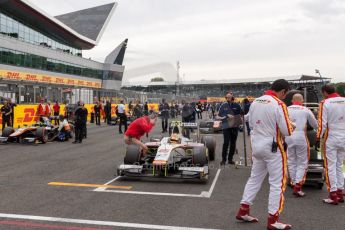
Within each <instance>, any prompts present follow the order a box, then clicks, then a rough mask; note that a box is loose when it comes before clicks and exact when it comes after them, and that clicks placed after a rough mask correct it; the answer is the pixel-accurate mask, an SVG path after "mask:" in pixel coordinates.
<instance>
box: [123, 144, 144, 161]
mask: <svg viewBox="0 0 345 230" xmlns="http://www.w3.org/2000/svg"><path fill="white" fill-rule="evenodd" d="M140 155H141V151H140V148H139V146H137V145H128V146H127V148H126V155H125V159H124V160H123V163H124V164H128V165H134V164H139V161H140Z"/></svg>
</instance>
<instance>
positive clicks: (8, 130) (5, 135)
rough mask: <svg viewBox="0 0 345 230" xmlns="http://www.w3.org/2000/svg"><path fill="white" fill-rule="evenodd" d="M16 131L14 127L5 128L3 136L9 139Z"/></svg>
mask: <svg viewBox="0 0 345 230" xmlns="http://www.w3.org/2000/svg"><path fill="white" fill-rule="evenodd" d="M14 132H15V131H14V129H13V128H12V127H6V128H4V130H3V131H2V135H1V136H3V137H9V136H10V135H11V134H12V133H14Z"/></svg>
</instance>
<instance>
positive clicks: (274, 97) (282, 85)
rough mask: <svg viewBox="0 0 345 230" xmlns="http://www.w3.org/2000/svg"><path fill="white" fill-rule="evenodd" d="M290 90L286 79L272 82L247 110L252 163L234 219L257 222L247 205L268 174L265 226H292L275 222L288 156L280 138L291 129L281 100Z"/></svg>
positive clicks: (277, 227) (288, 227) (279, 206)
mask: <svg viewBox="0 0 345 230" xmlns="http://www.w3.org/2000/svg"><path fill="white" fill-rule="evenodd" d="M289 90H290V86H289V83H288V82H287V81H286V80H284V79H280V80H276V81H274V82H273V84H272V86H271V90H268V91H266V92H265V95H264V96H261V97H259V98H257V99H255V100H254V102H253V103H252V105H251V107H250V109H249V113H248V114H249V116H248V117H249V126H250V127H251V128H252V132H251V143H252V152H253V156H252V158H253V159H252V160H253V166H252V171H251V175H250V178H249V180H248V182H247V184H246V187H245V189H244V194H243V197H242V201H241V206H240V209H239V211H238V214H237V216H236V219H238V220H242V221H245V222H252V223H253V222H258V219H257V218H255V217H253V216H250V213H249V206H250V205H252V204H253V201H254V199H255V197H256V194H257V193H258V192H259V190H260V188H261V185H262V182H263V181H264V179H265V177H266V175H267V173H268V175H269V184H270V193H269V201H268V214H269V215H268V223H267V229H290V228H291V225H289V224H283V223H281V222H278V219H279V214H280V213H281V211H282V210H283V206H284V196H283V193H284V191H285V187H286V180H287V157H286V153H285V150H284V147H283V141H282V138H283V136H290V135H291V134H292V132H293V125H292V123H291V122H290V120H289V115H288V110H287V107H286V105H285V104H284V102H282V101H281V99H284V98H285V96H286V94H287V92H288V91H289ZM282 135H283V136H282Z"/></svg>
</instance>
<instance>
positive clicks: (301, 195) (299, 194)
mask: <svg viewBox="0 0 345 230" xmlns="http://www.w3.org/2000/svg"><path fill="white" fill-rule="evenodd" d="M293 194H294V195H295V196H296V197H304V196H305V193H304V192H302V191H298V192H294V193H293Z"/></svg>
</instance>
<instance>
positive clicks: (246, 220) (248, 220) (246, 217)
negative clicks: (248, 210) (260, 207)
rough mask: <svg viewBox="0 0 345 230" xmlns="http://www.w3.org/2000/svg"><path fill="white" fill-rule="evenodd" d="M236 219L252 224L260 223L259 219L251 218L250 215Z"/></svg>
mask: <svg viewBox="0 0 345 230" xmlns="http://www.w3.org/2000/svg"><path fill="white" fill-rule="evenodd" d="M236 219H238V220H242V221H244V222H250V223H256V222H259V220H258V218H256V217H253V216H250V215H247V214H246V215H244V216H236Z"/></svg>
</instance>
